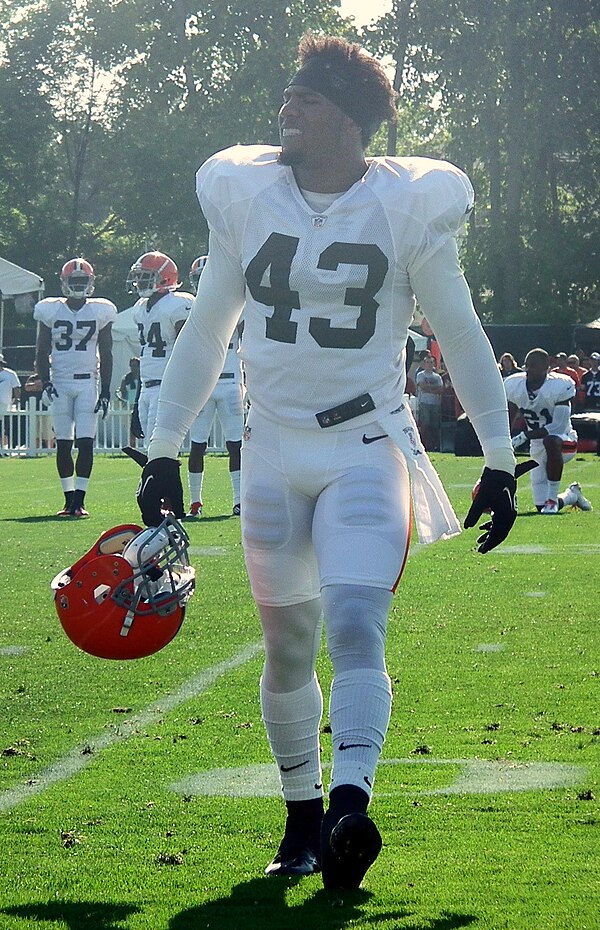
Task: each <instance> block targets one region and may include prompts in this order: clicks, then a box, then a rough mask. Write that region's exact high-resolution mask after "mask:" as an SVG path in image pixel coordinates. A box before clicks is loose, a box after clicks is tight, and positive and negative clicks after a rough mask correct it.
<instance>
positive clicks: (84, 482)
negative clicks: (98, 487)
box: [75, 475, 90, 491]
mask: <svg viewBox="0 0 600 930" xmlns="http://www.w3.org/2000/svg"><path fill="white" fill-rule="evenodd" d="M89 483H90V479H89V478H80V477H79V475H77V476H76V477H75V490H76V491H87V489H88V484H89Z"/></svg>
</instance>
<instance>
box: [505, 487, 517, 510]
mask: <svg viewBox="0 0 600 930" xmlns="http://www.w3.org/2000/svg"><path fill="white" fill-rule="evenodd" d="M503 490H504V491H506V493H507V494H508V499H509V501H510V506H511V507H512V509H513V510H514V508H515V501H514V499H513V496H512V494H511V493H510V490H509V488H503Z"/></svg>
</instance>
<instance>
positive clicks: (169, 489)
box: [136, 458, 185, 526]
mask: <svg viewBox="0 0 600 930" xmlns="http://www.w3.org/2000/svg"><path fill="white" fill-rule="evenodd" d="M180 467H181V463H180V462H178V461H177V459H168V458H160V459H151V460H150V461H149V462H147V463H146V465H144V467H143V469H142V477H141V478H140V483H139V485H138V489H137V494H136V497H137V502H138V507H139V508H140V512H141V514H142V520H143V522H144V523H145V525H146V526H160V524H161V523H162V521H163V520H164V512H165V511H166V512H169V513H172V514H173V515H174V516H175V517H177V519H179V520H180V519H181V518H182V517H183V516H184V514H185V510H184V507H183V487H182V485H181V476H180V474H179V469H180Z"/></svg>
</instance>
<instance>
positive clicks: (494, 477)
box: [465, 468, 517, 552]
mask: <svg viewBox="0 0 600 930" xmlns="http://www.w3.org/2000/svg"><path fill="white" fill-rule="evenodd" d="M516 492H517V482H516V479H515V477H514V476H513V475H511V474H509V472H507V471H499V470H498V469H492V468H484V469H483V474H482V475H481V478H480V480H479V486H478V487H477V490H476V492H475V496H474V498H473V503H472V504H471V507H470V509H469V512H468V514H467V516H466V517H465V529H469V528H470V527H471V526H475V524H476V523H477V521H478V520H479V519H480V518H481V516H482V515H483V514H484V513H490V514H491V520H488V522H487V523H483V524H482V525H481V526H480V527H479V528H480V529H482V530H484V533H483V534H482V535H481V536H479V537H478V539H477V543H478V545H477V551H478V552H489V551H490V550H491V549H495V547H496V546H498V545H499V544H500V543H501V542H502V541H503V540H504V539H506V537H507V536H508V534H509V533H510V531H511V529H512V526H513V523H514V522H515V520H516V519H517V493H516Z"/></svg>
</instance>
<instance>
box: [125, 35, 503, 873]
mask: <svg viewBox="0 0 600 930" xmlns="http://www.w3.org/2000/svg"><path fill="white" fill-rule="evenodd" d="M394 112H395V108H394V92H393V90H392V88H391V86H390V83H389V81H388V79H387V77H386V75H385V73H384V71H383V69H382V68H381V66H380V65H379V63H378V62H377V61H375V60H374V59H373V58H371V57H370V56H368V55H367V54H366V53H365V52H363V51H362V50H361V49H360V48H359V46H356V45H350V44H348V43H346V42H345V41H343V40H341V39H337V38H332V37H324V38H319V37H315V36H313V35H307V36H305V37H304V38H303V40H302V41H301V45H300V66H299V70H298V71H297V73H296V74H295V75H294V76H293V78H292V79H291V80H290V82H289V84H288V86H287V88H286V90H285V93H284V98H283V105H282V107H281V110H280V113H279V126H280V136H281V147H280V148H274V147H267V146H250V147H243V146H235V147H234V148H231V149H228V150H227V151H224V152H220V153H218V154H216V155H214V156H213V157H212V158H210V159H209V160H208V161H207V162H206V163H205V164H204V165H203V166H202V167H201V168H200V170H199V172H198V176H197V181H198V188H197V189H198V197H199V200H200V204H201V206H202V209H203V211H204V215H205V217H206V219H207V221H208V224H209V228H210V242H209V256H208V261H207V264H206V268H205V269H204V272H203V274H202V277H201V279H200V283H199V287H198V294H197V297H196V299H195V301H194V306H193V308H192V312H191V314H190V316H189V318H188V320H187V322H186V324H185V326H184V328H183V330H182V337H181V338H180V339H178V340H177V342H176V344H175V347H174V349H173V354H172V356H171V359H170V360H169V363H168V365H167V368H166V371H165V375H164V378H163V383H162V387H161V391H160V400H159V407H158V420H157V425H156V428H155V430H154V434H153V437H152V441H151V443H150V446H149V462H148V464H147V465H146V467H145V469H144V472H143V474H142V481H141V484H140V489H139V494H138V500H139V503H140V506H141V509H142V516H143V519H144V520H145V521H146V522H149V523H157V522H159V521H160V519H161V515H160V504H161V500H166V499H168V500H169V501H170V502H171V504H173V502H175V506H176V507H177V509H178V510H179V515H181V504H180V501H181V490H180V482H179V476H178V475H179V472H178V464H177V461H176V457H177V452H178V450H179V445H180V442H181V439H182V437H183V436H184V434H185V431H186V429H187V428H188V427H189V425H190V423H191V422H192V421H193V419H194V417H195V415H196V414H197V412H198V411H199V410H200V408H201V407H202V406H203V404H205V403H206V400H207V399H208V397H209V395H210V393H211V391H212V389H213V387H214V385H215V383H216V381H217V379H218V377H219V374H220V372H221V369H222V367H223V361H224V359H225V354H226V352H227V346H228V344H229V341H230V339H231V337H232V334H233V332H234V329H235V326H236V323H237V321H238V318H239V316H240V314H241V312H242V310H243V311H244V320H245V329H244V335H243V339H242V344H241V355H242V358H243V361H244V365H245V368H246V378H247V388H248V394H249V397H250V400H251V407H250V413H249V417H248V421H247V424H246V429H245V434H244V440H243V447H242V540H243V545H244V551H245V558H246V564H247V569H248V575H249V579H250V584H251V588H252V594H253V597H254V599H255V601H256V604H257V606H258V611H259V614H260V619H261V624H262V627H263V633H264V640H265V652H266V662H265V667H264V672H263V675H262V678H261V682H260V696H261V705H262V713H263V719H264V722H265V726H266V730H267V736H268V739H269V743H270V746H271V749H272V752H273V754H274V756H275V759H276V761H277V765H278V769H279V773H280V777H281V784H282V789H283V796H284V799H285V802H286V807H287V820H286V825H285V832H284V836H283V840H282V842H281V844H280V846H279V850H278V851H277V853H276V855H275V856H274V858H273V861H272V862H271V863H270V864H269V865H268V866H267V870H266V871H267V874H268V875H290V874H294V875H303V874H309V873H310V872H314V871H317V870H319V869H321V870H322V874H323V883H324V885H325V887H327V888H352V887H357V886H358V885H359V884H360V882H361V880H362V878H363V876H364V874H365V872H366V871H367V869H368V867H369V865H370V864H371V863H372V862H373V861H374V860H375V858H376V857H377V854H378V853H379V850H380V847H381V837H380V834H379V831H378V829H377V827H376V826H375V824H374V823H373V821H372V820H371V818H370V817H369V816H368V814H367V808H368V804H369V800H370V797H371V792H372V788H373V781H374V775H375V768H376V765H377V761H378V758H379V754H380V752H381V749H382V745H383V741H384V737H385V733H386V730H387V726H388V722H389V717H390V709H391V697H392V695H391V687H390V678H389V677H388V674H387V671H386V665H385V654H384V645H385V636H386V625H387V617H388V611H389V608H390V604H391V600H392V596H393V592H394V590H395V589H396V585H397V584H398V580H399V577H400V575H401V572H402V568H403V566H404V563H405V559H406V555H407V550H408V545H409V535H410V511H411V487H412V496H413V503H414V511H415V518H416V525H417V528H418V532H419V535H420V538H421V540H422V541H424V542H433V541H434V540H436V539H439V538H442V537H449V536H453V535H454V534H456V533H458V532H459V531H460V524H459V522H458V520H457V518H456V516H455V514H454V512H453V510H452V508H451V506H450V503H449V501H448V498H447V496H446V494H445V492H444V489H443V487H442V485H441V482H440V481H439V478H438V477H437V474H436V472H435V471H434V469H433V466H432V465H431V463H430V461H429V459H428V457H427V454H426V453H425V451H424V449H423V448H422V446H421V445H420V442H419V434H418V431H417V429H416V426H415V423H414V420H413V419H412V416H411V413H410V411H409V409H408V408H407V407H406V406H405V404H404V403H403V394H404V384H405V373H404V370H405V366H404V353H405V344H406V339H407V330H408V326H409V323H410V321H411V319H412V315H413V311H414V307H415V296H416V297H417V299H418V301H419V303H420V305H421V309H422V310H423V312H424V313H425V315H426V316H427V319H428V320H429V321H430V322H431V324H432V326H433V327H434V329H435V333H436V336H437V338H438V340H439V342H440V345H441V348H442V351H443V354H444V359H445V361H446V363H447V366H448V369H449V371H450V374H451V376H452V380H453V384H454V386H455V388H456V391H457V394H458V396H459V397H460V401H461V403H462V405H463V406H464V408H465V410H466V412H467V413H468V415H469V417H470V419H471V421H472V423H473V424H474V427H475V429H476V431H477V434H478V437H479V439H480V441H481V444H482V447H483V449H484V454H485V464H486V468H485V470H484V474H483V476H482V480H481V484H480V487H479V492H478V494H477V495H476V497H475V500H474V501H473V506H472V508H471V510H470V512H469V515H468V517H467V521H466V525H468V526H473V525H474V524H475V523H476V522H477V521H478V519H479V517H480V516H481V514H482V512H483V511H484V510H486V509H487V508H490V509H491V511H492V515H491V518H489V517H487V516H486V518H485V519H487V520H488V524H487V528H486V529H485V531H484V534H483V536H480V539H479V546H480V551H482V552H486V551H488V550H489V549H491V548H493V547H494V546H495V545H497V544H498V543H499V542H501V541H502V540H503V539H504V538H505V537H506V535H507V533H508V532H509V530H510V528H511V526H512V524H513V522H514V519H515V509H514V467H515V460H514V455H513V451H512V447H511V442H510V436H509V427H508V414H507V404H506V398H505V396H504V391H503V387H502V379H501V377H500V374H499V372H498V368H497V366H496V362H495V359H494V355H493V352H492V349H491V347H490V344H489V342H488V340H487V338H486V337H485V335H484V333H483V330H482V328H481V325H480V323H479V320H478V318H477V316H476V315H475V312H474V309H473V305H472V302H471V298H470V294H469V289H468V287H467V284H466V282H465V279H464V277H463V275H462V273H461V269H460V266H459V262H458V257H457V245H456V234H457V232H458V231H459V230H460V228H461V226H462V225H463V223H464V220H465V218H466V216H467V214H468V213H469V211H470V209H471V207H472V203H473V191H472V188H471V184H470V183H469V180H468V179H467V178H466V177H465V175H464V174H463V173H462V171H460V170H459V169H458V168H455V167H454V166H453V165H450V164H448V163H446V162H441V161H434V160H430V159H427V158H373V159H371V158H369V159H367V158H366V157H365V147H366V145H367V143H368V141H369V139H370V138H371V137H372V135H373V133H374V132H375V131H376V129H377V128H378V126H379V125H380V123H381V122H382V121H383V120H384V119H388V118H390V117H391V116H393V114H394ZM473 358H477V360H478V364H477V366H476V367H477V374H476V376H474V375H473V366H472V365H470V364H467V362H469V361H470V360H472V359H473ZM182 371H185V372H186V376H185V378H182V377H181V374H180V373H181V372H182ZM322 618H323V620H324V625H325V631H326V636H327V645H328V649H329V653H330V656H331V660H332V664H333V672H334V678H333V685H332V690H331V695H330V703H329V719H330V722H331V730H332V748H333V773H332V781H331V784H330V790H329V805H328V809H327V811H326V812H325V814H324V812H323V811H324V809H323V787H322V782H323V778H322V774H321V768H320V757H319V721H320V719H321V712H322V707H323V699H322V694H321V690H320V687H319V683H318V681H317V678H316V677H315V658H316V654H317V650H318V647H319V642H320V634H321V622H322Z"/></svg>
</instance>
